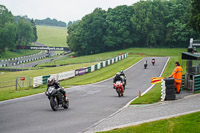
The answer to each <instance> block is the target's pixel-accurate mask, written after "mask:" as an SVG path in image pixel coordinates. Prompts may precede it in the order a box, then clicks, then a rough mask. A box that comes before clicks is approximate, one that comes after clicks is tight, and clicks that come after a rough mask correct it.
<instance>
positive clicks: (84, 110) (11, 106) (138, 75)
mask: <svg viewBox="0 0 200 133" xmlns="http://www.w3.org/2000/svg"><path fill="white" fill-rule="evenodd" d="M155 59H156V64H155V66H152V65H151V64H150V61H151V58H144V59H143V60H141V61H139V62H138V63H137V64H135V65H133V66H132V67H130V68H129V69H127V70H126V71H125V74H126V75H127V87H126V90H125V93H124V96H123V97H118V95H117V93H116V91H115V90H114V89H113V88H112V87H113V85H112V79H108V80H106V81H103V82H99V83H96V84H90V85H84V86H74V87H71V88H69V89H67V90H66V91H67V94H68V98H69V100H70V105H69V106H70V107H69V109H67V110H64V109H60V110H58V111H52V110H51V108H50V105H49V101H48V99H47V97H46V96H45V95H44V94H37V95H33V96H29V97H24V98H20V99H15V100H9V101H4V102H0V132H1V133H35V132H37V133H44V132H48V133H55V132H56V133H60V132H65V133H78V132H85V131H87V130H88V128H89V127H90V126H92V125H93V124H95V123H97V122H98V121H100V120H102V119H104V118H106V117H108V116H109V115H111V114H113V113H115V112H116V111H118V110H119V109H120V108H122V107H123V106H125V105H126V104H127V103H128V102H129V101H131V100H132V99H133V98H135V97H137V96H138V92H139V91H141V93H143V92H144V91H145V90H147V88H149V87H150V86H151V84H150V82H151V78H152V77H158V76H159V75H160V73H161V71H162V70H163V67H164V66H165V64H166V62H167V60H168V58H167V57H156V58H155ZM145 60H148V67H147V69H144V65H143V63H144V61H145Z"/></svg>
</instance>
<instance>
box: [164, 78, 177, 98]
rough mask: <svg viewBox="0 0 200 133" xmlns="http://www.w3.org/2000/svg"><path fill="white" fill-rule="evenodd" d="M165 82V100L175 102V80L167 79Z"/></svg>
mask: <svg viewBox="0 0 200 133" xmlns="http://www.w3.org/2000/svg"><path fill="white" fill-rule="evenodd" d="M164 80H165V87H166V96H165V100H175V99H176V94H175V86H174V79H173V78H167V79H164Z"/></svg>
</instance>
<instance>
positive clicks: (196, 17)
mask: <svg viewBox="0 0 200 133" xmlns="http://www.w3.org/2000/svg"><path fill="white" fill-rule="evenodd" d="M191 2H192V3H191V5H192V10H191V12H192V14H191V17H190V22H189V25H190V27H192V28H193V29H194V30H195V31H197V32H198V33H199V34H200V1H199V0H191Z"/></svg>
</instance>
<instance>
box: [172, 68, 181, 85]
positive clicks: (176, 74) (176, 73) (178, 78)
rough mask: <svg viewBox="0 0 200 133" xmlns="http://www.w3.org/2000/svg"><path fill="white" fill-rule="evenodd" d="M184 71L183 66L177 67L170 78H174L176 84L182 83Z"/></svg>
mask: <svg viewBox="0 0 200 133" xmlns="http://www.w3.org/2000/svg"><path fill="white" fill-rule="evenodd" d="M182 71H183V70H182V67H181V66H177V67H175V68H174V71H173V72H172V74H171V75H170V77H172V76H173V78H174V81H175V82H177V83H181V79H182Z"/></svg>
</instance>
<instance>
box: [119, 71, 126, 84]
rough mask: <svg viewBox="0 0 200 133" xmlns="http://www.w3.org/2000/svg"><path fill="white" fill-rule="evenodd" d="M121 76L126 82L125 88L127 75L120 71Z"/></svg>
mask: <svg viewBox="0 0 200 133" xmlns="http://www.w3.org/2000/svg"><path fill="white" fill-rule="evenodd" d="M120 76H122V77H123V80H124V82H125V84H124V86H125V85H126V75H125V73H124V71H123V70H121V71H120Z"/></svg>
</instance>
